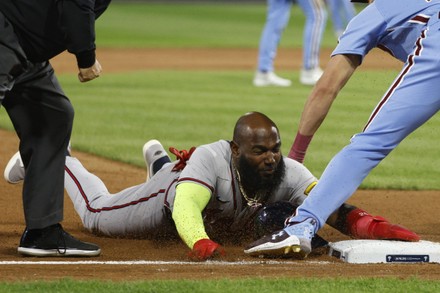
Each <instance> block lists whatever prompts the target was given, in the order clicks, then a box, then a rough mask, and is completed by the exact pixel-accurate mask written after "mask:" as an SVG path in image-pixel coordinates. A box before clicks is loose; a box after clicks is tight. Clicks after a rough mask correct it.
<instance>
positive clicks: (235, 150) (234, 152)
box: [229, 140, 240, 157]
mask: <svg viewBox="0 0 440 293" xmlns="http://www.w3.org/2000/svg"><path fill="white" fill-rule="evenodd" d="M229 145H230V146H231V151H232V155H233V156H234V157H238V156H239V155H240V147H239V146H238V144H237V143H236V142H235V141H233V140H231V142H230V143H229Z"/></svg>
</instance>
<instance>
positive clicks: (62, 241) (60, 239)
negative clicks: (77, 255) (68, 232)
mask: <svg viewBox="0 0 440 293" xmlns="http://www.w3.org/2000/svg"><path fill="white" fill-rule="evenodd" d="M57 230H58V241H57V252H58V253H59V254H66V252H67V245H66V238H65V235H64V233H63V232H64V231H63V229H62V228H61V226H58V229H57ZM60 244H62V245H60ZM61 248H63V249H64V250H61Z"/></svg>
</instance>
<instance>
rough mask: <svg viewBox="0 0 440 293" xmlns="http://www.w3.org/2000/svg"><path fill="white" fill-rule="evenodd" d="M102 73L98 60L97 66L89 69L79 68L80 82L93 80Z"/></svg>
mask: <svg viewBox="0 0 440 293" xmlns="http://www.w3.org/2000/svg"><path fill="white" fill-rule="evenodd" d="M101 72H102V67H101V64H100V63H99V61H98V60H95V64H93V66H92V67H89V68H79V73H78V79H79V81H80V82H87V81H90V80H93V79H95V78H97V77H99V75H100V74H101Z"/></svg>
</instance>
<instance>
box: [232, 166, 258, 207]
mask: <svg viewBox="0 0 440 293" xmlns="http://www.w3.org/2000/svg"><path fill="white" fill-rule="evenodd" d="M232 167H233V168H234V171H235V173H236V174H237V177H236V178H237V183H238V188H239V189H240V192H241V194H242V195H243V197H244V199H245V200H246V202H247V205H248V206H250V207H252V208H258V207H261V206H262V205H263V204H262V203H260V202H258V199H256V198H250V197H249V196H247V194H246V192H244V188H243V186H242V185H241V177H240V172H238V170H237V168H235V164H234V163H232Z"/></svg>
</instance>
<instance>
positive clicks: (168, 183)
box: [65, 140, 317, 237]
mask: <svg viewBox="0 0 440 293" xmlns="http://www.w3.org/2000/svg"><path fill="white" fill-rule="evenodd" d="M284 162H285V165H286V173H285V176H284V179H283V181H282V182H281V184H280V186H279V188H278V189H277V190H276V191H275V192H274V193H273V194H272V195H271V196H270V197H269V198H268V200H267V201H266V203H272V202H276V201H282V200H284V201H291V202H292V203H294V204H297V205H298V204H300V203H301V202H302V201H303V200H304V198H305V193H306V190H307V188H308V187H310V186H312V184H313V183H314V182H316V180H317V179H316V178H315V177H314V176H313V175H312V174H311V173H310V171H309V170H308V169H307V168H306V167H305V166H303V165H302V164H300V163H298V162H296V161H294V160H291V159H289V158H284ZM174 164H175V163H171V164H166V165H165V166H164V167H163V168H162V169H161V170H160V171H159V172H157V173H156V174H155V175H154V176H153V177H152V178H151V179H150V180H148V181H147V182H143V183H141V184H139V185H136V186H133V187H129V188H127V189H124V190H122V191H120V192H117V193H115V194H111V193H110V192H109V191H108V190H107V188H106V186H105V184H104V183H103V182H102V181H101V180H100V179H99V178H98V177H97V176H95V175H93V174H91V173H90V172H88V171H87V170H86V169H85V168H84V166H83V165H82V164H81V163H80V162H79V161H78V160H77V159H76V158H73V157H67V159H66V168H65V170H66V172H65V185H66V190H67V193H68V195H69V197H70V198H71V200H72V202H73V204H74V207H75V210H76V212H77V213H78V215H79V216H80V218H81V220H82V222H83V224H84V227H86V228H87V229H89V230H90V231H93V232H95V233H98V234H104V235H108V236H128V237H130V236H133V237H155V236H157V235H162V234H165V235H166V234H168V233H175V234H176V232H175V231H173V230H174V225H173V223H172V220H171V217H170V215H171V211H172V209H173V202H174V196H175V188H176V185H177V184H180V183H182V182H192V183H196V184H200V185H202V186H205V187H206V188H207V189H209V190H210V192H211V199H210V201H209V203H208V205H207V206H206V208H205V209H204V211H203V218H204V224H205V228H206V230H207V233H208V235H210V236H211V234H210V233H214V232H215V230H216V229H217V230H219V229H227V230H229V231H230V232H233V231H235V230H239V229H240V228H243V227H244V226H245V225H246V223H247V222H249V220H250V219H251V217H252V215H254V214H255V210H254V209H253V208H251V207H249V206H248V205H247V203H246V201H245V200H244V198H243V196H242V195H241V193H240V189H239V187H238V183H237V180H236V178H235V176H234V171H233V169H232V165H231V149H230V146H229V142H228V141H226V140H220V141H218V142H214V143H211V144H207V145H202V146H199V147H198V148H197V149H196V150H195V151H194V153H193V154H192V156H191V158H190V159H189V160H188V162H187V165H186V167H185V168H184V169H183V170H182V171H181V172H180V171H179V172H174V171H172V168H173V166H174ZM176 235H177V234H176Z"/></svg>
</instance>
